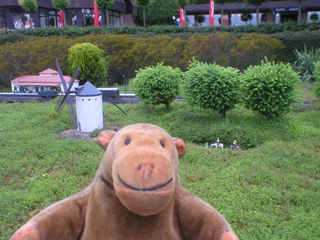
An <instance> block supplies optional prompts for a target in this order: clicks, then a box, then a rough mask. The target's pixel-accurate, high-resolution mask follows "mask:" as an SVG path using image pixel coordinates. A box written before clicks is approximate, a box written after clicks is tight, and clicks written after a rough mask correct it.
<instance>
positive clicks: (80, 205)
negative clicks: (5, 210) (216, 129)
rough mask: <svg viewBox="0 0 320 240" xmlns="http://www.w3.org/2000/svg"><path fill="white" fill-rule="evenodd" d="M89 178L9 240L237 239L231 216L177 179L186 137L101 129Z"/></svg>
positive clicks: (145, 128) (155, 130)
mask: <svg viewBox="0 0 320 240" xmlns="http://www.w3.org/2000/svg"><path fill="white" fill-rule="evenodd" d="M98 143H99V145H100V146H101V148H102V149H104V150H106V152H105V154H104V157H103V160H102V162H101V164H100V166H99V169H98V171H97V174H96V176H95V179H94V181H93V183H92V184H91V185H90V186H89V187H87V188H86V189H84V190H83V191H81V192H79V193H78V194H76V195H74V196H71V197H69V198H67V199H65V200H62V201H60V202H58V203H55V204H53V205H51V206H50V207H48V208H46V209H44V210H43V211H41V212H40V213H39V214H37V215H36V216H34V217H33V218H32V219H31V220H29V221H28V222H27V223H26V224H25V225H24V226H22V227H21V228H20V229H19V230H18V231H17V232H16V233H15V234H14V235H13V236H12V237H11V240H27V239H30V240H51V239H59V240H64V239H65V240H78V239H81V240H84V239H86V240H103V239H108V240H127V239H128V240H145V239H149V240H160V239H163V240H180V239H190V240H197V239H199V240H214V239H216V240H238V237H237V236H236V235H235V234H234V232H233V231H232V229H231V227H230V225H229V223H228V222H227V221H226V220H225V219H224V217H223V216H222V215H221V214H220V213H219V212H218V211H217V210H215V209H214V208H213V207H211V206H210V205H209V204H208V203H206V202H205V201H203V200H201V199H200V198H198V197H196V196H194V195H192V194H191V193H190V192H188V191H187V190H185V189H184V188H183V187H182V186H181V185H180V181H179V175H178V165H179V158H181V157H182V156H183V155H184V154H185V152H186V144H185V142H184V141H183V140H181V139H179V138H171V136H170V135H169V134H168V133H167V132H166V131H164V130H163V129H161V128H160V127H158V126H155V125H151V124H134V125H129V126H127V127H125V128H123V129H121V130H120V131H119V132H115V131H103V132H101V133H100V134H99V136H98Z"/></svg>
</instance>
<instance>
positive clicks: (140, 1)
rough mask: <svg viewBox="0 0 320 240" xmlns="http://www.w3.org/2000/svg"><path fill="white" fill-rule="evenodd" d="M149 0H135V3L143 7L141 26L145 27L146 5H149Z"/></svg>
mask: <svg viewBox="0 0 320 240" xmlns="http://www.w3.org/2000/svg"><path fill="white" fill-rule="evenodd" d="M149 3H150V1H149V0H136V4H138V6H141V7H142V8H143V27H146V7H147V6H148V5H149Z"/></svg>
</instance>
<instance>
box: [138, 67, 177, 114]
mask: <svg viewBox="0 0 320 240" xmlns="http://www.w3.org/2000/svg"><path fill="white" fill-rule="evenodd" d="M180 75H181V72H180V69H178V68H175V69H173V68H172V67H170V66H163V63H160V64H157V66H156V67H147V68H145V69H139V71H137V75H136V77H135V79H134V80H133V82H132V84H133V87H134V93H135V94H136V96H137V97H138V98H139V99H142V100H143V101H144V102H145V103H146V104H152V105H157V104H164V105H165V106H166V107H167V108H169V106H170V103H171V102H172V101H173V100H174V99H175V98H176V97H177V95H178V92H179V85H180V83H181V77H180Z"/></svg>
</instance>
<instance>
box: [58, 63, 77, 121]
mask: <svg viewBox="0 0 320 240" xmlns="http://www.w3.org/2000/svg"><path fill="white" fill-rule="evenodd" d="M56 65H57V68H58V71H59V76H60V79H61V82H62V84H63V88H64V91H65V95H64V97H63V99H62V101H61V103H60V104H59V106H58V108H57V112H59V113H60V112H61V109H62V107H63V106H64V103H65V101H66V99H67V101H68V103H69V105H70V108H71V113H72V115H73V123H74V126H75V127H77V116H76V113H75V110H74V108H73V103H72V99H71V98H70V90H71V87H72V85H71V84H70V88H67V83H66V81H65V80H64V78H63V73H62V71H61V68H60V65H59V61H58V58H56ZM76 72H77V71H76ZM76 72H75V74H74V76H76ZM74 79H75V78H74ZM73 81H74V80H73ZM68 90H69V91H68Z"/></svg>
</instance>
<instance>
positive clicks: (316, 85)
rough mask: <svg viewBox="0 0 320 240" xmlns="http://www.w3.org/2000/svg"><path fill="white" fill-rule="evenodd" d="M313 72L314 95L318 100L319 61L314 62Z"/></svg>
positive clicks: (319, 82) (319, 83) (319, 93)
mask: <svg viewBox="0 0 320 240" xmlns="http://www.w3.org/2000/svg"><path fill="white" fill-rule="evenodd" d="M314 65H315V70H314V72H313V77H314V79H315V80H316V81H315V83H314V85H315V94H316V96H317V98H319V99H320V61H319V62H315V63H314Z"/></svg>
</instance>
